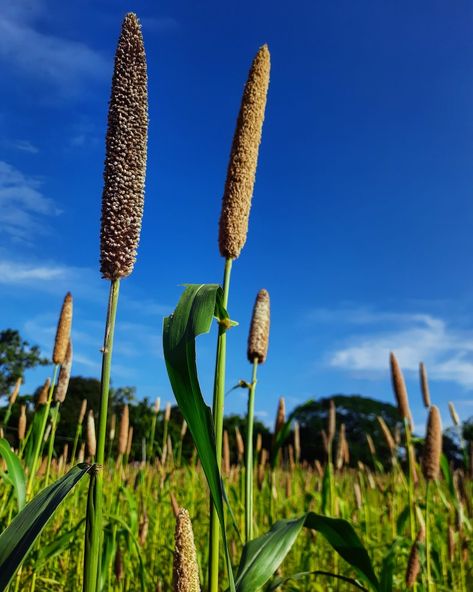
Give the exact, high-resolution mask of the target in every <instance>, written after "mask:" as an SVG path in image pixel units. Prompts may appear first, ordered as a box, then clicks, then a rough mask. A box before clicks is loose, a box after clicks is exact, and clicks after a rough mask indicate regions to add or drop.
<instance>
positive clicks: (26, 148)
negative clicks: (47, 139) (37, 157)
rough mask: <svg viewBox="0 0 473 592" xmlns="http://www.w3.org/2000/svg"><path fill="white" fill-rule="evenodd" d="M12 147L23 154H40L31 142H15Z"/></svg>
mask: <svg viewBox="0 0 473 592" xmlns="http://www.w3.org/2000/svg"><path fill="white" fill-rule="evenodd" d="M12 146H13V148H16V149H17V150H20V151H21V152H28V153H29V154H38V152H39V149H38V148H37V147H36V146H35V145H34V144H32V143H31V142H30V141H29V140H15V141H14V142H12Z"/></svg>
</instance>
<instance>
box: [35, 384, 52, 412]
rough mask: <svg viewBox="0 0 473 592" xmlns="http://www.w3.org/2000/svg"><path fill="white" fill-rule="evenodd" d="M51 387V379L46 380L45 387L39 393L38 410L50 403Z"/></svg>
mask: <svg viewBox="0 0 473 592" xmlns="http://www.w3.org/2000/svg"><path fill="white" fill-rule="evenodd" d="M50 386H51V379H50V378H46V380H45V381H44V384H43V387H42V388H41V390H40V391H39V394H38V398H37V400H36V409H38V408H39V407H40V405H46V403H47V402H48V394H49V387H50Z"/></svg>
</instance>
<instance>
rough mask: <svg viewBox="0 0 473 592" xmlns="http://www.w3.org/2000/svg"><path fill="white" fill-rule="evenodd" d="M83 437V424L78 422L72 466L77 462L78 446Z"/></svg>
mask: <svg viewBox="0 0 473 592" xmlns="http://www.w3.org/2000/svg"><path fill="white" fill-rule="evenodd" d="M81 435H82V422H79V421H78V422H77V427H76V433H75V436H74V445H73V446H72V456H71V466H74V461H75V460H76V453H77V445H78V443H79V438H80V437H81Z"/></svg>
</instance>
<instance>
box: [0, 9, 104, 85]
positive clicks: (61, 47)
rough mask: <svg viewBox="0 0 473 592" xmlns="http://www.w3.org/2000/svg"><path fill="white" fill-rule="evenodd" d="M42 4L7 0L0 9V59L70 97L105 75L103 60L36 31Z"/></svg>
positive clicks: (71, 42)
mask: <svg viewBox="0 0 473 592" xmlns="http://www.w3.org/2000/svg"><path fill="white" fill-rule="evenodd" d="M45 9H46V6H45V3H44V2H41V1H39V0H32V1H29V2H26V1H24V0H14V1H13V0H10V1H8V0H7V1H6V2H4V3H2V8H1V9H0V60H1V61H3V62H4V65H6V66H8V67H10V72H12V67H13V68H14V69H15V71H16V73H18V74H26V75H27V76H28V77H30V78H31V77H33V78H35V79H36V80H40V81H44V83H45V84H47V85H48V91H49V92H50V90H51V88H50V85H51V84H53V85H54V87H55V88H56V90H59V91H60V92H61V94H63V95H72V94H75V93H77V92H79V91H81V90H82V89H83V88H84V85H86V83H88V82H90V81H94V80H99V79H102V78H103V77H104V76H105V75H106V74H107V73H109V70H110V67H109V64H108V63H107V60H106V59H105V58H104V57H103V56H102V55H101V54H99V53H98V52H96V51H94V50H93V49H92V48H90V47H88V46H87V45H86V44H84V43H82V42H78V41H74V40H71V39H66V38H64V37H60V36H57V35H51V34H47V33H45V32H42V31H40V30H39V25H38V17H39V16H41V14H42V13H43V12H44V11H45Z"/></svg>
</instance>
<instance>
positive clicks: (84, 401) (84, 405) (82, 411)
mask: <svg viewBox="0 0 473 592" xmlns="http://www.w3.org/2000/svg"><path fill="white" fill-rule="evenodd" d="M86 411H87V399H82V403H81V406H80V413H79V420H78V423H82V422H83V421H84V417H85V412H86Z"/></svg>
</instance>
